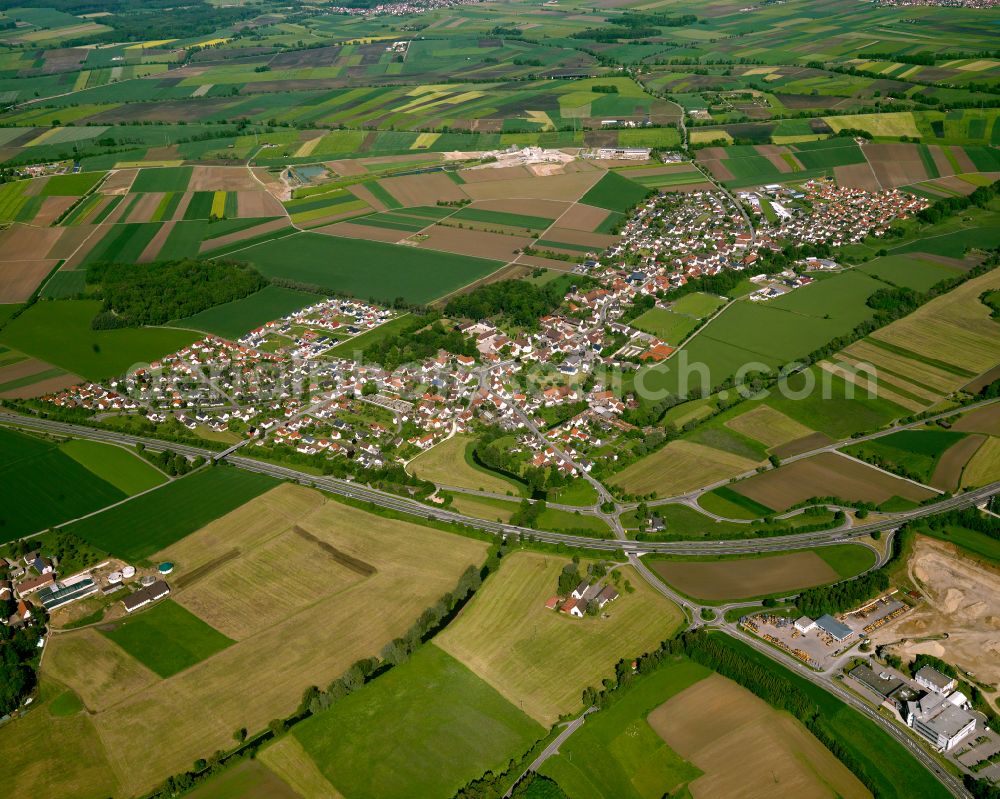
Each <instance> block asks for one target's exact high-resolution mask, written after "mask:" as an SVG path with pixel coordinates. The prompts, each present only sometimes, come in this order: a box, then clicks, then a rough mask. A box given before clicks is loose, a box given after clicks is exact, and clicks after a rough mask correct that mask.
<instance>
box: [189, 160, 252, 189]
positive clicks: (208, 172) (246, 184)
mask: <svg viewBox="0 0 1000 799" xmlns="http://www.w3.org/2000/svg"><path fill="white" fill-rule="evenodd" d="M188 191H253V192H256V191H260V184H259V183H258V182H257V181H256V180H254V179H253V177H252V176H251V175H250V171H249V170H248V169H246V168H245V167H242V166H196V167H194V168H193V170H192V172H191V180H190V182H189V183H188Z"/></svg>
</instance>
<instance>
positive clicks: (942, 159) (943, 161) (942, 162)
mask: <svg viewBox="0 0 1000 799" xmlns="http://www.w3.org/2000/svg"><path fill="white" fill-rule="evenodd" d="M927 149H928V150H929V151H930V154H931V158H933V159H934V166H936V167H937V170H938V174H939V175H954V174H955V168H954V167H953V166H952V165H951V161H949V160H948V157H947V156H946V155H945V154H944V150H942V149H941V147H940V145H937V144H929V145H927Z"/></svg>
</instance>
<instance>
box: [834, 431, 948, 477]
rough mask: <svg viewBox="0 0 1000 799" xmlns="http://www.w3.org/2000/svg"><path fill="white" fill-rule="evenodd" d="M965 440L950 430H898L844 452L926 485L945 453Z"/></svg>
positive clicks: (848, 448)
mask: <svg viewBox="0 0 1000 799" xmlns="http://www.w3.org/2000/svg"><path fill="white" fill-rule="evenodd" d="M964 437H965V434H964V433H956V432H952V431H950V430H901V431H899V432H898V433H892V434H890V435H887V436H883V437H882V438H876V439H874V440H872V441H865V442H864V443H862V444H852V445H851V446H848V447H844V452H846V453H847V454H848V455H853V456H854V457H856V458H861V459H862V460H865V461H870V460H872V459H877V465H879V466H881V467H882V468H885V469H888V470H889V471H892V472H896V473H897V474H901V475H903V476H905V477H913V478H914V479H916V480H919V481H920V482H923V483H926V482H928V481H929V480H930V479H931V476H932V475H933V474H934V468H935V467H936V466H937V463H938V461H939V460H940V458H941V456H942V455H943V454H944V452H945V450H946V449H948V447H950V446H952V445H953V444H956V443H958V442H959V441H960V440H962V439H963V438H964Z"/></svg>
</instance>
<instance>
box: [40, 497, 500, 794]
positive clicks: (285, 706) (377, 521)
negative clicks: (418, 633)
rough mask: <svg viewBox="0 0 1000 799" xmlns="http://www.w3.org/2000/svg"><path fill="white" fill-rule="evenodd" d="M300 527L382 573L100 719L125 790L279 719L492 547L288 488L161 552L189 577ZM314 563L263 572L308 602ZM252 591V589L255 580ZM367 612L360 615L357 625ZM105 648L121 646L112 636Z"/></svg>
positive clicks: (190, 589)
mask: <svg viewBox="0 0 1000 799" xmlns="http://www.w3.org/2000/svg"><path fill="white" fill-rule="evenodd" d="M295 524H298V525H299V526H301V527H302V528H303V529H305V530H307V531H308V532H310V533H311V534H312V535H314V536H315V537H316V538H317V539H319V540H321V541H323V542H325V543H327V544H329V545H330V546H332V547H334V548H336V549H337V550H339V551H341V552H344V553H347V554H348V555H350V556H351V557H353V558H357V559H358V560H361V561H364V562H365V563H369V564H371V565H372V566H374V567H375V568H376V569H377V570H378V572H377V573H376V574H374V575H373V576H371V577H369V578H366V579H363V580H359V581H356V582H355V583H354V584H353V586H352V587H351V588H350V589H348V590H337V589H336V587H334V589H333V593H331V594H329V595H327V596H323V597H321V598H319V599H318V600H316V601H306V602H304V603H303V604H302V606H301V608H300V609H299V610H298V611H297V612H295V613H293V615H291V616H289V617H287V618H285V619H283V620H282V621H280V622H279V623H278V624H275V625H270V626H269V625H263V624H262V625H258V628H257V630H256V632H255V633H254V634H252V635H250V636H249V637H248V638H246V639H245V640H243V641H238V642H237V643H235V644H233V645H231V646H229V647H227V648H226V649H224V650H222V651H220V652H218V653H217V654H215V655H213V656H212V657H209V658H208V659H206V660H203V661H202V662H200V663H197V664H196V665H194V666H191V667H190V668H188V669H186V670H184V671H182V672H180V673H178V674H175V675H174V676H172V677H170V678H168V679H164V680H160V681H157V682H155V683H153V684H152V685H149V686H147V687H146V688H143V689H141V690H139V691H135V692H133V693H131V694H130V695H129V696H128V697H127V698H125V699H124V700H123V701H121V702H119V703H118V704H116V705H115V706H114V707H112V708H109V709H107V710H105V711H103V712H99V713H97V714H96V715H95V716H93V721H94V723H95V725H96V726H97V728H98V731H99V734H100V736H101V739H102V741H103V742H104V744H105V747H106V750H107V751H108V753H109V755H110V760H111V764H112V768H113V769H114V771H115V773H116V775H118V776H119V778H120V780H121V781H122V782H123V787H122V790H121V793H122V794H127V795H133V794H137V793H141V792H143V791H145V790H148V789H149V788H151V787H152V786H153V784H155V783H156V782H158V781H159V780H161V779H163V777H164V776H166V775H167V774H171V773H175V772H177V771H179V770H183V769H185V768H189V767H190V764H191V762H192V761H193V760H194V758H196V757H201V756H202V755H204V754H205V753H206V752H212V751H214V750H215V749H219V748H226V747H229V746H231V745H232V732H233V730H234V729H237V728H239V727H244V726H245V727H247V728H248V729H251V730H252V729H260V728H262V727H264V726H266V725H267V723H268V721H269V720H271V719H272V718H275V717H276V716H284V715H287V714H288V713H290V712H291V711H292V710H294V708H295V706H296V705H297V704H298V702H299V700H300V699H301V695H302V687H303V686H304V685H310V684H315V685H326V684H328V683H329V682H330V680H332V679H333V678H335V677H337V676H339V675H340V674H341V673H343V671H344V670H345V669H346V668H347V667H348V666H350V665H351V663H353V662H354V661H356V660H357V659H358V658H361V657H367V656H371V655H374V654H376V653H377V652H378V651H379V649H380V648H381V647H382V645H383V644H385V643H386V642H387V641H389V640H390V639H392V638H393V637H395V636H399V635H401V634H403V633H404V632H405V631H406V629H407V628H408V627H409V626H410V624H412V622H413V620H414V619H415V618H416V616H417V615H418V614H419V613H420V611H421V610H423V609H424V608H425V607H427V606H429V605H431V604H433V603H434V602H435V601H436V600H437V599H438V598H439V597H440V596H441V595H442V594H444V593H445V592H446V591H449V590H451V589H452V588H453V587H454V585H455V582H456V581H457V580H458V577H459V575H460V574H461V572H462V571H463V570H464V569H465V568H466V567H467V566H468V565H470V564H473V563H480V562H481V561H482V560H483V559H484V558H485V555H486V548H487V545H486V544H485V543H483V542H480V541H475V540H472V539H468V538H462V537H458V536H453V535H449V534H447V533H441V532H438V531H436V530H432V529H429V528H426V527H421V526H419V525H415V524H411V523H408V522H400V521H394V520H390V519H385V518H382V517H379V516H372V515H370V514H367V513H364V512H363V511H360V510H356V509H354V508H350V507H347V506H345V505H340V504H339V503H336V502H327V501H326V500H325V499H324V498H323V497H322V496H321V495H320V494H318V493H317V492H314V491H311V490H308V489H304V488H301V487H297V486H292V485H284V486H280V487H279V488H277V489H274V490H273V491H271V492H269V493H268V494H265V495H263V496H261V497H259V498H258V499H257V500H254V501H252V502H251V503H249V504H248V505H245V506H244V507H242V508H240V509H238V510H237V511H234V512H233V513H232V514H229V515H227V516H225V517H223V518H222V519H219V520H217V521H216V522H213V523H212V524H210V525H208V526H206V527H205V528H203V529H202V530H200V531H198V532H196V533H193V534H192V535H190V536H188V537H187V538H185V539H183V540H181V541H179V542H177V543H176V544H175V545H173V546H171V547H169V548H168V549H166V550H164V551H163V552H161V553H159V554H158V555H157V556H155V557H154V560H156V559H164V558H166V557H170V558H171V559H174V562H175V563H177V564H178V566H177V568H178V571H179V572H180V574H183V573H184V571H185V570H187V569H188V568H189V567H190V568H196V567H197V566H199V565H203V564H204V563H207V562H209V561H211V560H213V559H215V558H218V557H220V556H222V555H224V554H225V553H227V552H228V551H229V550H231V549H233V548H234V547H238V548H239V549H240V550H241V551H243V552H244V553H248V554H244V555H243V558H246V557H248V556H249V557H252V556H253V553H254V551H255V550H256V549H257V548H259V547H262V546H266V545H267V542H268V541H271V540H272V539H275V538H276V537H278V536H280V535H281V533H282V532H283V531H285V530H287V529H288V528H289V527H290V526H294V525H295ZM362 531H363V533H362ZM279 540H280V539H279ZM239 560H240V559H237V560H235V561H229V562H227V563H225V564H224V565H222V566H220V567H219V569H218V570H216V571H215V572H214V573H211V575H210V577H203V578H202V579H201V580H198V581H195V582H194V583H193V584H191V585H189V586H187V587H185V588H183V589H182V590H179V591H177V592H176V594H175V600H176V601H177V602H178V603H180V602H185V603H186V602H187V599H186V596H187V595H188V594H194V592H195V591H196V590H197V589H201V586H202V585H205V586H210V585H211V584H212V583H215V582H216V581H217V580H218V579H219V575H222V574H223V573H224V572H225V571H226V570H228V569H232V568H234V567H235V566H237V564H239ZM314 566H315V564H314V563H313V561H312V560H304V559H302V558H298V559H294V560H291V561H287V562H282V563H281V564H280V568H275V564H274V563H270V564H269V565H268V567H267V572H268V573H267V574H261V575H259V576H260V578H261V579H265V580H269V579H271V575H270V572H271V571H283V572H287V573H290V574H292V575H297V577H298V587H299V593H300V594H301V595H302V596H303V597H304V598H306V599H308V598H309V597H311V596H312V595H311V593H310V592H311V591H312V590H313V589H315V588H316V583H315V581H314V580H313V573H314V571H313V570H314ZM241 568H245V567H241ZM277 579H285V578H283V577H280V578H277ZM247 589H248V590H249V591H251V592H252V591H255V590H256V586H248V587H247ZM237 592H238V589H234V593H233V595H232V597H231V598H230V599H229V600H228V601H236V602H239V601H243V602H252V601H253V599H252V597H248V596H244V597H243V598H242V599H241V598H240V597H239V596H238V595H237ZM299 601H300V602H301V600H299ZM362 617H364V619H365V623H364V624H359V623H358V619H359V618H362ZM237 621H238V620H235V619H230V620H229V622H228V623H230V624H233V623H236V622H237ZM219 623H222V622H219ZM78 634H80V633H79V632H72V633H66V634H65V635H66V636H74V635H78ZM107 646H110V647H113V646H116V645H115V644H114V643H113V642H111V641H108V642H107ZM81 679H94V678H91V677H85V678H81ZM236 687H238V688H239V690H235V688H236ZM248 697H252V701H248ZM164 707H170V708H171V712H170V714H164V713H162V712H161V711H162V708H164ZM54 756H55V753H53V757H54ZM53 762H54V761H53Z"/></svg>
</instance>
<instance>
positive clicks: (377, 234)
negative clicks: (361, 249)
mask: <svg viewBox="0 0 1000 799" xmlns="http://www.w3.org/2000/svg"><path fill="white" fill-rule="evenodd" d="M315 232H316V233H329V234H331V235H333V236H345V237H346V238H349V239H368V240H369V241H387V242H389V243H390V244H395V243H396V242H397V241H400V240H401V239H405V238H406V237H407V236H408V235H409V234H408V233H407V232H406V231H405V230H390V229H389V228H383V227H368V226H367V225H361V224H357V225H356V224H354V223H353V222H338V223H336V224H335V225H330V226H329V227H321V228H316V230H315Z"/></svg>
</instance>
